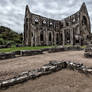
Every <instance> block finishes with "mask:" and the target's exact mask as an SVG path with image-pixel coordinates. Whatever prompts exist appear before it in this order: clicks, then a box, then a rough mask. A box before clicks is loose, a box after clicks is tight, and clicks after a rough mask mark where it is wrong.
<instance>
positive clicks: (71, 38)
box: [70, 29, 73, 45]
mask: <svg viewBox="0 0 92 92" xmlns="http://www.w3.org/2000/svg"><path fill="white" fill-rule="evenodd" d="M70 40H71V45H73V29H71V30H70Z"/></svg>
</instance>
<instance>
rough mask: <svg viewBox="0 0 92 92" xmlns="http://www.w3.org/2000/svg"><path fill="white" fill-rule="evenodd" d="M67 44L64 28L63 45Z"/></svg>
mask: <svg viewBox="0 0 92 92" xmlns="http://www.w3.org/2000/svg"><path fill="white" fill-rule="evenodd" d="M64 45H65V31H64V30H63V46H64Z"/></svg>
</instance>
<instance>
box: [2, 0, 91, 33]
mask: <svg viewBox="0 0 92 92" xmlns="http://www.w3.org/2000/svg"><path fill="white" fill-rule="evenodd" d="M0 1H1V2H0V25H5V26H8V27H10V28H12V29H13V30H15V31H16V32H23V24H24V14H25V6H26V4H28V5H29V7H30V11H31V12H33V13H36V14H39V15H42V16H45V17H48V18H54V19H63V18H65V17H67V16H69V15H72V14H73V13H75V12H76V11H78V10H79V9H80V7H81V5H82V3H83V1H85V2H86V4H87V8H88V12H89V15H90V17H91V18H90V19H91V20H92V11H91V8H92V5H91V4H92V0H0Z"/></svg>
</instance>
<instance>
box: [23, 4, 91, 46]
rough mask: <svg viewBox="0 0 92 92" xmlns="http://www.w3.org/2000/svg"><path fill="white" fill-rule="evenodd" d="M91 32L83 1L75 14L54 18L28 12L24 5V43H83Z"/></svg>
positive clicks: (26, 44) (34, 44)
mask: <svg viewBox="0 0 92 92" xmlns="http://www.w3.org/2000/svg"><path fill="white" fill-rule="evenodd" d="M90 33H91V27H90V18H89V15H88V12H87V8H86V5H85V3H83V4H82V6H81V8H80V10H79V11H78V12H76V13H75V14H73V15H71V16H69V17H67V18H65V19H63V20H54V19H49V18H46V17H42V16H40V15H36V14H33V13H31V12H30V10H29V7H28V5H27V6H26V11H25V19H24V45H25V46H42V45H84V44H86V43H87V38H88V35H90Z"/></svg>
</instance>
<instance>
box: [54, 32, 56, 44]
mask: <svg viewBox="0 0 92 92" xmlns="http://www.w3.org/2000/svg"><path fill="white" fill-rule="evenodd" d="M54 45H56V32H55V31H54Z"/></svg>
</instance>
